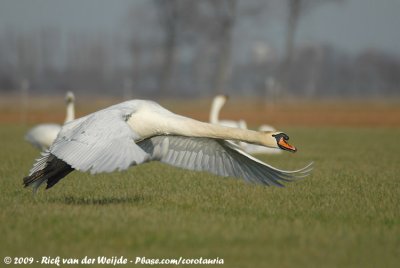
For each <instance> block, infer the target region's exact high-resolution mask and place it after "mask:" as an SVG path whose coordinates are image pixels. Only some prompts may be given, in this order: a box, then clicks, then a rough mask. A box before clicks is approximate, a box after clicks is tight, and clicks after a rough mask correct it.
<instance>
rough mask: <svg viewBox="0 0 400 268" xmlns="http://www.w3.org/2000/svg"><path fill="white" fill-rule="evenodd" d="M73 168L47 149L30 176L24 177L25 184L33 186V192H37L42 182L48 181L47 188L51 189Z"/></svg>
mask: <svg viewBox="0 0 400 268" xmlns="http://www.w3.org/2000/svg"><path fill="white" fill-rule="evenodd" d="M73 170H74V169H73V168H72V167H71V166H70V165H68V164H67V163H65V162H64V161H62V160H61V159H58V158H57V157H55V156H54V155H52V154H50V152H49V151H45V152H43V153H42V157H41V158H39V159H37V160H36V163H35V164H34V165H33V168H32V169H31V171H30V173H29V176H26V177H25V178H24V186H25V187H28V186H32V187H33V192H36V191H37V189H38V188H39V186H40V185H42V183H44V182H47V186H46V189H49V188H51V187H53V186H54V185H55V184H56V183H57V182H58V181H59V180H61V179H62V178H64V177H65V176H66V175H68V174H69V173H70V172H72V171H73Z"/></svg>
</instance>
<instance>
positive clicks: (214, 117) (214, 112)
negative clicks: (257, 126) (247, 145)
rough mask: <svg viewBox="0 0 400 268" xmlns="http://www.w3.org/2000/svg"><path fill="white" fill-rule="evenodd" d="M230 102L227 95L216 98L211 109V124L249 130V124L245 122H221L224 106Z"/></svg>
mask: <svg viewBox="0 0 400 268" xmlns="http://www.w3.org/2000/svg"><path fill="white" fill-rule="evenodd" d="M227 100H228V96H226V95H217V96H215V97H214V99H213V101H212V104H211V109H210V120H209V122H210V123H211V124H217V125H221V126H226V127H236V128H241V129H247V124H246V122H245V121H244V120H239V121H234V120H220V119H219V113H220V111H221V109H222V107H223V106H224V104H225V102H226V101H227Z"/></svg>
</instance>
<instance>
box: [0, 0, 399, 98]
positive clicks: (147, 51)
mask: <svg viewBox="0 0 400 268" xmlns="http://www.w3.org/2000/svg"><path fill="white" fill-rule="evenodd" d="M399 12H400V1H398V0H381V1H376V0H264V1H262V0H247V1H243V0H218V1H215V0H199V1H185V0H169V1H162V0H153V1H151V0H147V1H146V0H131V1H128V0H114V1H107V0H68V1H61V0H31V1H29V0H0V92H1V93H2V94H13V93H19V92H20V91H21V89H22V90H25V91H29V94H30V95H44V94H46V95H60V94H64V92H65V91H66V90H73V91H74V92H75V93H77V94H80V95H101V96H117V97H124V98H131V97H149V98H151V97H168V98H176V97H193V98H194V97H210V96H213V95H215V94H216V93H227V94H229V95H234V96H239V97H265V98H266V99H278V98H288V97H289V98H290V97H302V98H327V97H334V98H341V97H342V98H349V97H352V98H357V99H358V98H388V97H393V96H399V95H400V90H399V85H400V34H399V26H400V16H399Z"/></svg>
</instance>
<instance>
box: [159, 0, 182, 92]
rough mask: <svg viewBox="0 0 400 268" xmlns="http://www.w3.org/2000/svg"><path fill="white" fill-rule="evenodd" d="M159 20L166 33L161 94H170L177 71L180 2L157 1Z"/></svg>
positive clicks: (175, 0) (177, 0)
mask: <svg viewBox="0 0 400 268" xmlns="http://www.w3.org/2000/svg"><path fill="white" fill-rule="evenodd" d="M154 3H155V5H156V7H157V10H158V19H159V22H160V25H161V27H162V28H163V33H164V42H163V51H164V52H163V57H164V58H163V63H162V65H161V75H160V94H161V95H165V94H166V92H168V90H169V88H170V86H171V81H172V75H173V73H174V69H175V58H176V46H177V35H178V23H179V10H178V9H179V0H170V1H164V0H155V1H154Z"/></svg>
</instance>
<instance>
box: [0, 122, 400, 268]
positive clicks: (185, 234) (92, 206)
mask: <svg viewBox="0 0 400 268" xmlns="http://www.w3.org/2000/svg"><path fill="white" fill-rule="evenodd" d="M26 130H27V128H26V127H19V126H14V125H6V124H3V125H0V148H1V149H0V163H1V164H0V177H1V181H0V191H1V193H0V221H1V227H0V234H1V238H0V240H1V243H0V252H1V253H2V254H1V255H2V256H1V258H4V257H5V256H11V257H17V256H34V257H40V256H61V257H74V258H82V257H84V256H86V255H87V256H91V257H97V256H101V255H105V256H121V255H123V256H125V257H129V258H131V259H135V258H136V257H137V256H145V257H147V258H170V257H172V258H179V257H180V256H182V257H184V258H199V257H203V258H216V257H219V258H223V259H224V261H225V265H224V266H223V267H399V266H400V177H399V171H400V161H399V160H400V156H399V153H400V142H399V137H400V129H398V128H380V129H373V128H311V129H306V128H286V129H285V128H284V129H282V130H284V131H285V132H287V133H288V134H289V135H290V137H291V139H290V141H291V142H292V143H293V144H294V145H296V146H297V147H298V148H299V152H298V153H297V154H290V153H284V154H282V155H279V156H261V157H260V158H261V159H262V160H264V161H267V162H268V163H271V164H273V165H275V166H277V167H280V168H285V169H291V168H298V167H302V166H303V165H305V164H307V163H308V162H310V161H311V160H313V161H315V169H314V171H313V173H312V175H311V176H310V177H308V178H306V179H304V180H301V181H297V182H294V183H290V184H287V187H285V188H272V187H263V186H257V185H251V184H247V183H244V182H242V181H240V180H237V179H232V178H222V177H218V176H213V175H210V174H208V173H197V172H190V171H185V170H181V169H177V168H173V167H170V166H166V165H163V164H159V163H150V164H145V165H142V166H139V167H135V168H131V169H130V170H128V171H126V172H122V173H112V174H100V175H96V176H91V175H89V174H86V173H80V172H73V173H71V174H70V175H69V176H68V177H66V178H65V179H64V180H62V181H61V182H60V183H59V184H57V185H56V186H55V187H54V188H52V189H51V190H48V191H44V190H40V191H39V193H38V194H37V195H36V196H35V197H34V196H33V195H32V192H31V190H30V189H24V188H23V187H22V177H23V176H25V175H27V173H28V171H29V169H30V168H31V166H32V164H33V161H34V159H35V158H36V157H37V156H38V154H39V153H38V152H37V151H36V150H35V149H33V148H32V147H31V146H30V145H29V144H27V143H26V142H24V141H23V135H24V133H25V131H26ZM2 261H3V259H1V260H0V262H1V263H2V264H3V262H2ZM131 266H134V265H133V264H132V265H131ZM91 267H92V266H91ZM103 267H104V266H103ZM220 267H222V266H220Z"/></svg>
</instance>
